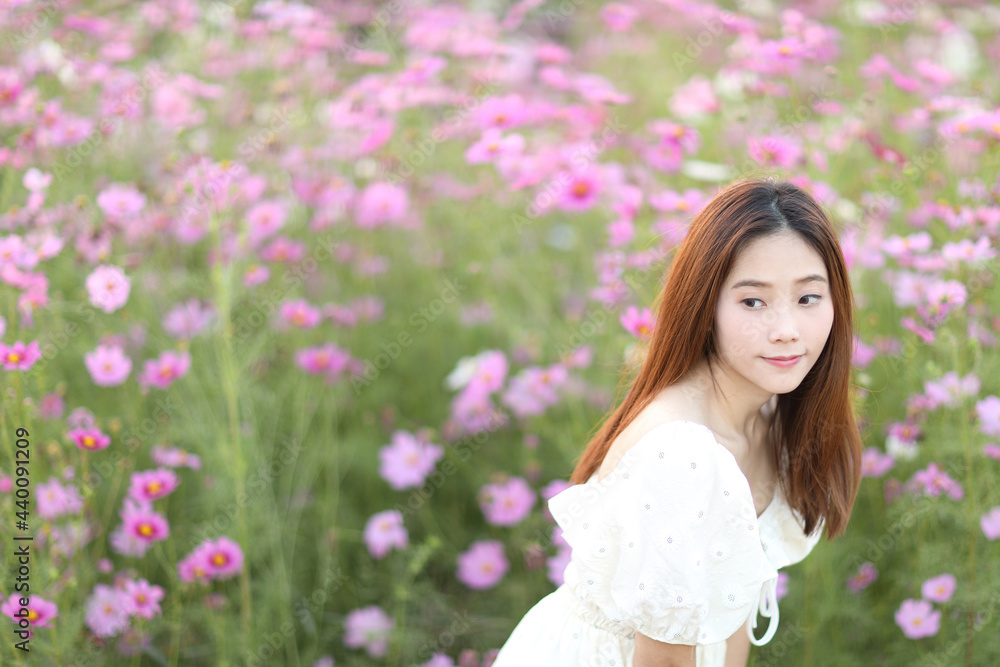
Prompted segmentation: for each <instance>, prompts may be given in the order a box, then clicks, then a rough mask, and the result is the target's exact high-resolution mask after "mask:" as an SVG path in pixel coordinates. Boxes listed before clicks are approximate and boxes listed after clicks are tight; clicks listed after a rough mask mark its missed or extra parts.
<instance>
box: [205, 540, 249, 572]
mask: <svg viewBox="0 0 1000 667" xmlns="http://www.w3.org/2000/svg"><path fill="white" fill-rule="evenodd" d="M197 549H200V550H201V551H202V555H203V557H204V562H205V564H206V565H207V566H208V574H209V576H211V577H212V578H215V579H229V578H230V577H234V576H236V575H237V574H239V573H240V572H242V571H243V550H242V549H241V548H240V545H239V544H237V543H236V542H234V541H233V540H231V539H229V538H228V537H225V536H223V537H220V538H218V539H215V540H209V541H207V542H204V543H202V544H201V545H200V546H199V547H197Z"/></svg>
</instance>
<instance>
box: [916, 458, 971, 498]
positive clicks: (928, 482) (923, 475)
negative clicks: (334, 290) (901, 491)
mask: <svg viewBox="0 0 1000 667" xmlns="http://www.w3.org/2000/svg"><path fill="white" fill-rule="evenodd" d="M906 486H907V488H908V489H910V490H915V489H920V490H922V491H923V492H924V494H925V495H928V496H932V497H937V496H940V495H941V493H942V492H943V493H947V494H948V496H949V497H950V498H952V499H953V500H961V499H962V498H963V497H964V496H965V491H964V490H963V489H962V486H961V484H959V483H958V482H956V481H955V480H954V479H952V478H951V477H950V476H949V475H948V473H946V472H945V471H943V470H941V469H940V468H938V465H937V464H936V463H931V464H929V465H928V466H927V468H926V469H924V470H918V471H917V472H915V473H914V474H913V477H912V478H910V481H909V482H907V483H906Z"/></svg>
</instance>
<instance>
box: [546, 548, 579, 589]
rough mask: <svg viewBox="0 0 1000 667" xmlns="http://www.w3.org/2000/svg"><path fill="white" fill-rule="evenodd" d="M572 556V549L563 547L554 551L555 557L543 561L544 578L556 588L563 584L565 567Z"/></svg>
mask: <svg viewBox="0 0 1000 667" xmlns="http://www.w3.org/2000/svg"><path fill="white" fill-rule="evenodd" d="M572 555H573V548H572V547H570V546H569V545H563V546H562V547H560V548H559V549H558V551H556V555H555V556H552V557H551V558H549V559H548V560H547V561H545V567H546V577H548V580H549V581H551V582H552V583H553V584H554V585H556V586H562V585H563V583H564V582H565V579H564V576H563V575H565V573H566V566H567V565H569V561H570V559H571V557H572Z"/></svg>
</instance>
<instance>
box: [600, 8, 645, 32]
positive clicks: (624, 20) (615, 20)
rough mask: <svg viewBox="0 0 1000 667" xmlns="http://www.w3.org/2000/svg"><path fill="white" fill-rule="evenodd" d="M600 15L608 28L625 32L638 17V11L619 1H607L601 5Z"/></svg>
mask: <svg viewBox="0 0 1000 667" xmlns="http://www.w3.org/2000/svg"><path fill="white" fill-rule="evenodd" d="M600 17H601V21H603V22H604V25H605V26H607V28H608V30H611V31H612V32H627V31H628V30H629V29H630V28H631V27H632V24H633V23H635V21H636V19H638V18H639V11H638V10H637V9H636V8H635V7H632V6H630V5H626V4H624V3H621V2H609V3H608V4H606V5H604V6H603V7H601V12H600Z"/></svg>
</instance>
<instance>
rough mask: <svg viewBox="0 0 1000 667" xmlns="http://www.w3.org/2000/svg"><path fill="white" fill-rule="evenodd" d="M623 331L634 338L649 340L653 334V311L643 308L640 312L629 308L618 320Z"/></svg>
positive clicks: (632, 307)
mask: <svg viewBox="0 0 1000 667" xmlns="http://www.w3.org/2000/svg"><path fill="white" fill-rule="evenodd" d="M619 321H620V322H621V324H622V326H623V327H625V330H626V331H628V332H629V333H630V334H632V335H633V336H635V337H636V338H649V337H650V336H651V335H652V334H653V326H654V325H655V318H654V316H653V311H652V310H650V309H649V308H643V309H642V310H641V311H640V310H639V309H638V308H636V307H635V306H629V307H628V308H626V309H625V312H624V313H623V314H622V316H621V317H620V318H619Z"/></svg>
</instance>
